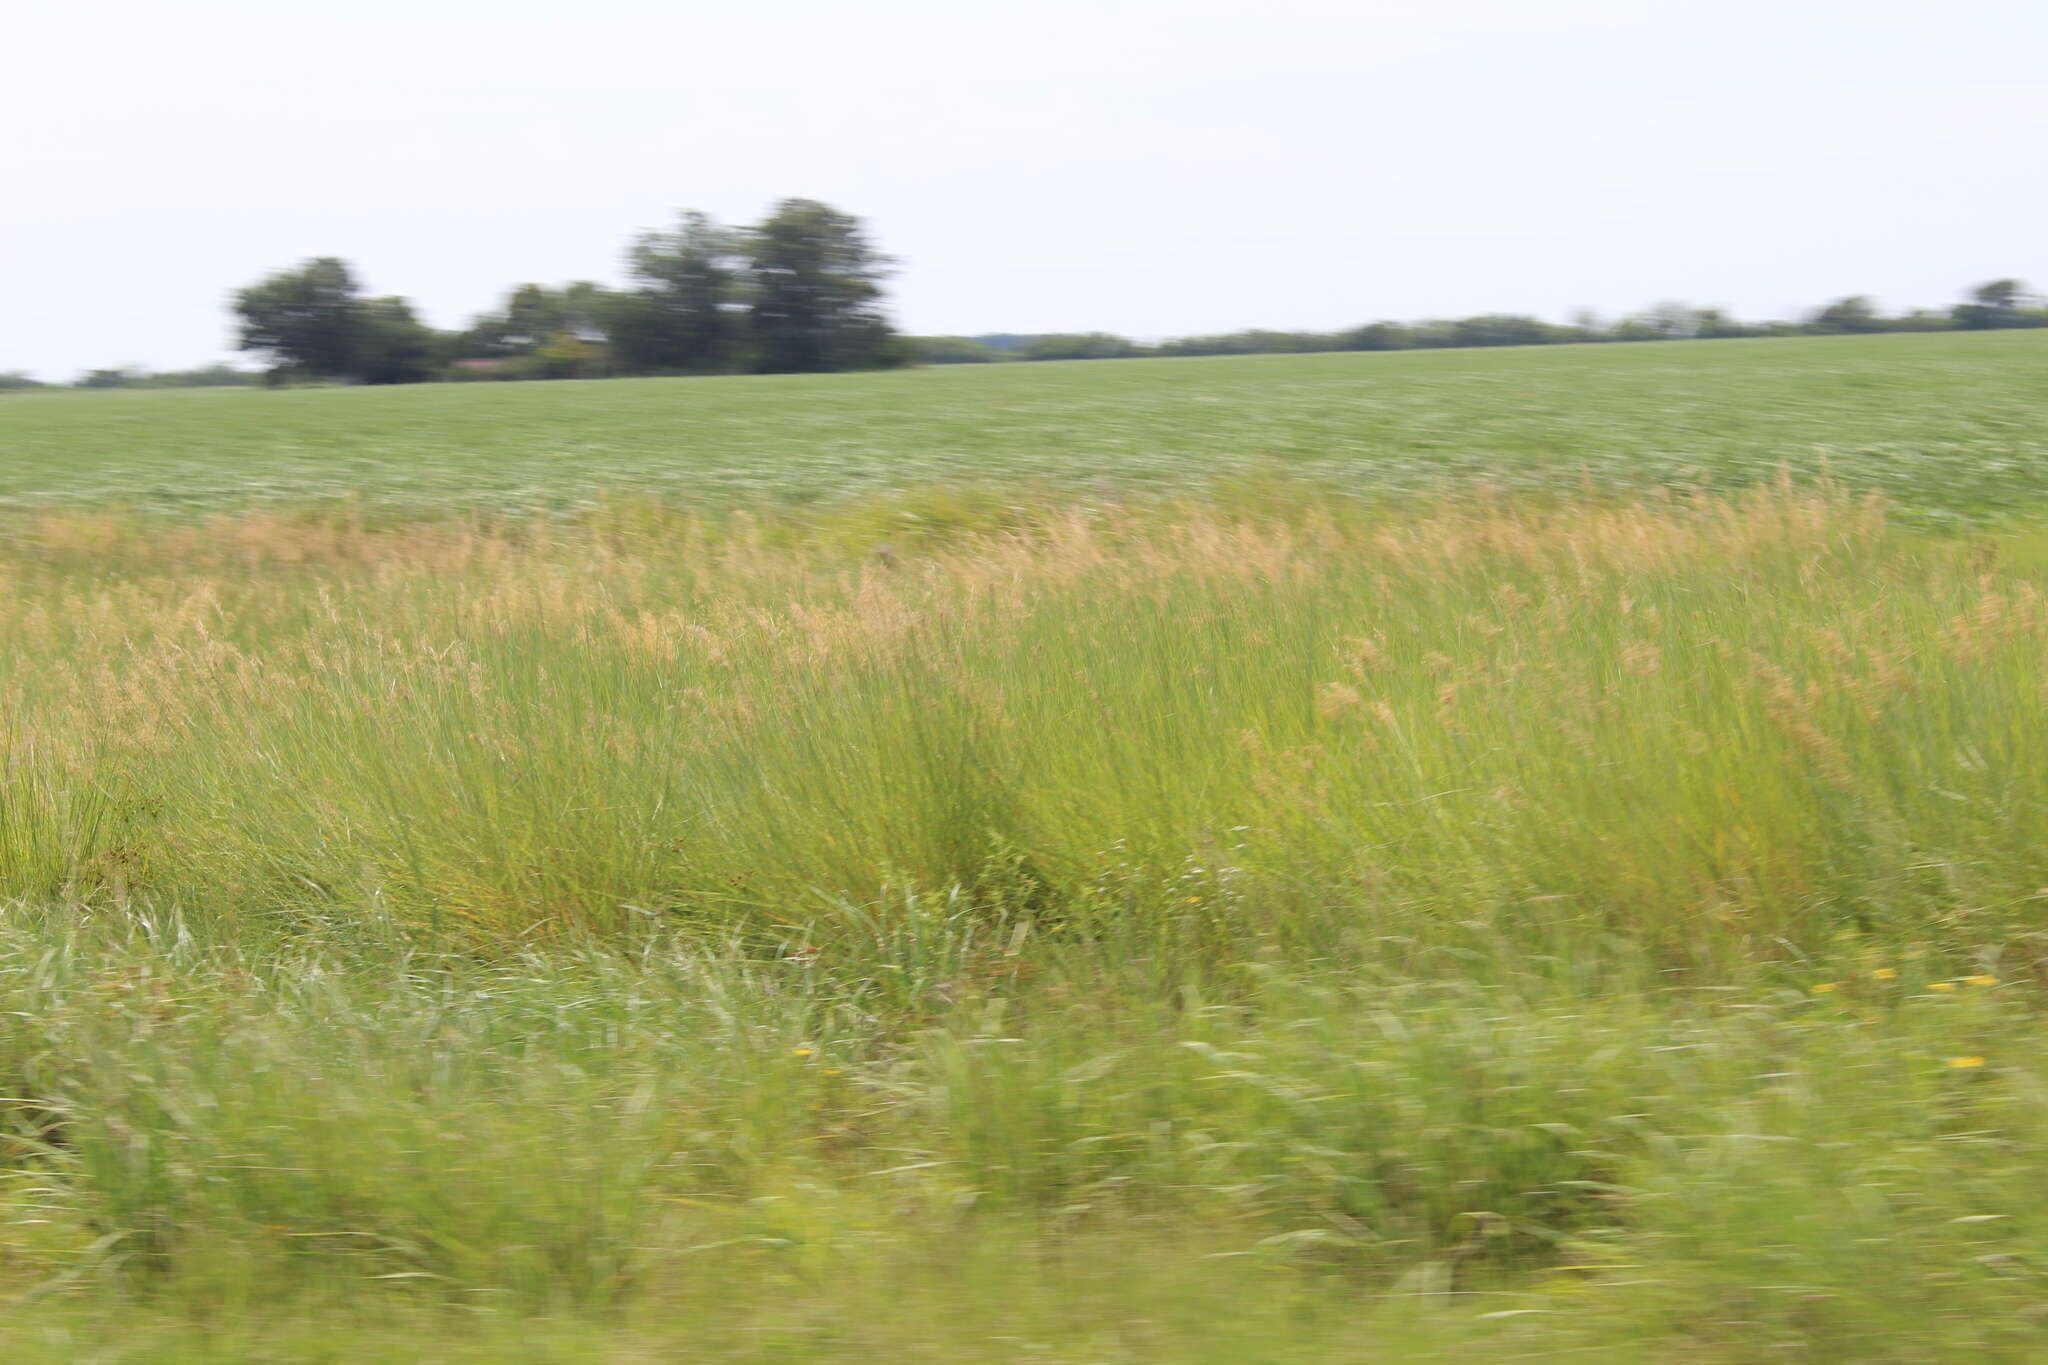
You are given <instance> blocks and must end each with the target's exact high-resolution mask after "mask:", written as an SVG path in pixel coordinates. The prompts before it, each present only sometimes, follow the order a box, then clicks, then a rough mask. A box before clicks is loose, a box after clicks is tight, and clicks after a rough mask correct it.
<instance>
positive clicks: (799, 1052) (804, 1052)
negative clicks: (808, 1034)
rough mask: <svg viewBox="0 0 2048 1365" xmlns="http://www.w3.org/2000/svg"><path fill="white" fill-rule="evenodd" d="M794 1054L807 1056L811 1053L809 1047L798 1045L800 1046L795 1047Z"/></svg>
mask: <svg viewBox="0 0 2048 1365" xmlns="http://www.w3.org/2000/svg"><path fill="white" fill-rule="evenodd" d="M796 1055H797V1056H799V1057H808V1056H810V1055H811V1049H809V1048H807V1047H800V1048H797V1049H796Z"/></svg>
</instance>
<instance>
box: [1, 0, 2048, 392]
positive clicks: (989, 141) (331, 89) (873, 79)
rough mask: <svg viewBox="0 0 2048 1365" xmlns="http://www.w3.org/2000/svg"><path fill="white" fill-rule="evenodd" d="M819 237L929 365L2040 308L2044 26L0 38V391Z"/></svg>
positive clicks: (373, 2)
mask: <svg viewBox="0 0 2048 1365" xmlns="http://www.w3.org/2000/svg"><path fill="white" fill-rule="evenodd" d="M791 195H802V196H808V197H812V198H818V199H824V200H826V201H828V202H830V203H832V204H834V205H837V206H838V207H840V208H843V209H845V210H847V211H849V212H852V213H855V214H858V215H860V216H861V217H863V218H865V219H866V220H867V221H868V223H869V224H870V226H871V228H872V229H873V232H874V235H875V237H876V238H877V240H878V241H879V242H880V244H881V245H882V246H883V248H884V249H885V250H887V251H889V252H890V253H892V254H893V255H896V256H898V257H900V258H901V261H902V267H901V274H900V275H899V277H898V278H897V279H896V280H895V282H894V285H893V288H892V294H891V297H892V308H893V313H894V316H895V319H896V321H897V323H898V325H899V326H901V327H902V328H904V329H905V330H907V331H912V332H920V333H975V332H986V331H1018V332H1033V331H1054V330H1058V331H1067V330H1074V331H1083V330H1095V329H1101V330H1106V331H1116V332H1123V333H1127V334H1130V335H1134V336H1140V337H1159V336H1167V335H1181V334H1187V333H1194V332H1210V331H1226V330H1234V329H1237V328H1242V327H1253V326H1267V327H1286V328H1296V327H1312V328H1319V329H1326V328H1336V327H1344V326H1351V325H1355V324H1357V323H1361V322H1366V321H1371V320H1374V319H1379V318H1399V319H1405V318H1419V317H1429V316H1456V315H1462V314H1468V313H1476V312H1486V311H1506V312H1529V313H1535V314H1539V315H1542V316H1545V317H1549V318H1553V319H1563V318H1565V317H1567V316H1569V314H1570V313H1571V312H1572V311H1574V310H1575V309H1579V308H1591V309H1594V310H1597V311H1599V312H1601V313H1603V314H1616V313H1622V312H1628V311H1633V310H1635V309H1638V308H1640V307H1643V306H1645V305H1648V304H1651V303H1654V302H1657V301H1659V300H1664V299H1684V300H1689V301H1692V302H1695V303H1701V304H1718V305H1722V306H1725V307H1729V308H1731V309H1733V310H1734V311H1735V312H1736V313H1738V314H1740V315H1743V316H1750V317H1781V316H1790V315H1793V314H1795V313H1797V312H1799V311H1802V310H1804V309H1806V308H1808V307H1810V306H1811V305H1814V304H1817V303H1819V302H1822V301H1824V300H1826V299H1827V298H1830V297H1833V296H1837V295H1840V294H1844V293H1870V294H1874V295H1876V296H1877V297H1878V298H1879V300H1880V301H1881V302H1882V303H1883V304H1884V305H1885V306H1887V307H1901V308H1902V307H1907V306H1912V305H1921V304H1925V305H1945V304H1947V303H1949V302H1951V301H1952V300H1953V299H1954V298H1955V297H1956V296H1957V294H1958V293H1959V292H1960V291H1961V290H1962V289H1963V288H1964V287H1965V286H1967V285H1970V284H1973V283H1976V282H1978V281H1980V280H1983V279H1987V278H1991V277H1994V276H2001V275H2018V276H2021V277H2023V278H2027V279H2030V280H2031V281H2032V282H2034V283H2035V285H2036V286H2048V0H1947V2H1946V3H1943V0H1911V2H1910V3H1901V2H1899V0H1769V2H1759V0H1697V2H1694V0H1684V2H1682V3H1681V2H1678V0H1663V2H1661V3H1660V2H1658V0H1349V3H1346V2H1344V0H1264V3H1255V2H1254V0H1092V2H1090V3H1081V2H1080V0H1001V2H1000V3H986V2H983V3H975V0H841V2H840V3H824V0H756V3H754V4H751V5H739V4H734V3H732V0H722V2H721V3H718V4H698V3H678V2H677V0H666V2H662V3H657V2H656V0H490V2H489V3H451V2H450V0H403V2H400V0H350V3H348V4H345V5H330V4H311V3H305V0H189V2H188V3H171V2H170V0H70V2H69V3H64V2H63V0H19V2H18V3H17V4H15V5H12V6H9V8H8V13H7V16H6V18H5V20H4V21H0V370H6V369H26V370H29V371H30V372H32V373H36V374H38V375H40V376H41V377H43V378H46V379H69V378H71V377H72V376H74V375H75V374H77V373H78V372H79V371H81V370H83V369H85V368H88V367H96V366H111V365H119V364H141V365H145V366H149V367H152V368H170V367H184V366H188V365H194V364H198V363H203V362H206V361H210V360H214V359H217V358H223V357H228V356H230V355H231V354H232V350H231V348H232V344H233V343H232V329H231V326H230V320H229V317H228V314H227V311H226V307H225V301H226V298H227V295H228V294H229V292H230V291H231V290H233V289H234V288H236V287H237V286H239V285H242V284H245V283H248V282H249V281H251V280H253V279H255V278H257V277H258V276H260V275H262V274H263V273H265V272H267V271H269V270H271V269H274V268H277V267H280V266H285V265H289V264H292V263H294V262H296V261H298V260H300V259H302V258H304V257H307V256H313V255H338V256H343V257H346V258H347V259H348V260H350V261H351V262H353V263H354V264H355V265H356V266H357V268H358V270H359V271H360V273H361V274H362V276H363V277H364V279H365V281H366V283H367V284H368V285H369V287H370V288H371V290H372V291H373V292H376V293H397V294H404V295H407V296H408V297H410V298H412V299H413V300H414V301H415V302H416V303H417V304H418V305H419V306H420V308H421V311H422V313H423V314H424V316H425V317H426V318H427V319H428V320H429V321H431V322H433V323H435V324H437V325H440V326H456V325H460V324H462V323H463V322H464V321H466V319H467V318H468V317H469V316H470V315H471V314H473V313H475V312H478V311H480V310H482V309H485V308H488V307H491V306H492V305H493V304H495V303H496V302H497V301H498V300H499V298H500V297H501V296H502V294H503V292H504V291H505V289H506V288H507V287H508V286H510V285H512V284H514V283H517V282H519V281H522V280H535V281H540V282H543V283H550V284H552V283H558V282H561V281H566V280H570V279H578V278H592V279H598V280H602V281H607V282H616V281H618V280H619V279H620V277H621V272H620V266H619V261H620V255H621V252H622V251H623V249H624V246H625V244H626V242H627V240H628V239H629V238H630V237H631V236H632V235H633V233H635V232H636V231H638V230H641V229H645V228H651V227H659V226H664V225H665V224H666V223H667V222H668V220H669V218H670V216H671V215H672V213H673V211H674V210H676V209H678V208H684V207H691V208H701V209H704V210H706V211H708V212H710V213H712V214H713V215H715V216H717V217H719V218H721V219H723V220H725V221H728V222H746V221H751V220H753V219H754V218H755V217H757V216H758V215H759V214H760V213H761V212H762V211H763V210H764V209H765V208H766V207H767V206H768V205H769V204H770V203H771V202H772V201H773V200H775V199H777V198H781V197H784V196H791Z"/></svg>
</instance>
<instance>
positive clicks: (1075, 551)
mask: <svg viewBox="0 0 2048 1365" xmlns="http://www.w3.org/2000/svg"><path fill="white" fill-rule="evenodd" d="M849 515H850V516H851V517H852V518H853V520H854V523H855V529H852V530H850V531H848V532H847V534H846V535H844V536H842V535H840V534H838V533H837V532H836V531H834V530H832V529H830V528H827V529H825V530H814V531H811V532H808V533H806V532H803V531H801V530H800V529H798V528H795V527H793V526H791V525H789V524H786V523H783V522H780V521H778V520H775V519H768V520H763V521H749V520H747V519H733V518H722V519H717V520H697V519H692V518H687V517H682V516H678V515H676V514H673V513H670V512H665V511H663V510H661V509H660V508H658V507H654V506H636V507H615V508H611V509H608V510H606V511H604V512H602V513H600V514H592V515H589V516H586V517H582V518H575V519H567V520H562V519H558V520H555V521H540V520H529V519H519V520H511V521H476V522H471V523H467V524H460V523H454V522H449V521H435V522H428V523H408V524H403V525H398V526H385V527H382V528H378V527H374V526H370V527H366V526H364V525H361V524H359V523H356V522H352V521H349V520H345V519H344V520H340V521H334V522H309V521H299V520H292V519H288V518H280V517H261V516H250V517H244V518H241V519H239V520H235V521H231V522H223V523H218V524H215V525H212V526H210V527H200V528H188V529H178V528H166V527H163V526H161V525H150V524H145V523H141V522H136V521H133V520H128V519H124V518H121V517H118V516H100V515H91V516H87V515H68V514H52V515H50V516H48V517H46V518H45V519H44V520H43V521H42V522H40V523H39V524H38V525H37V526H35V527H34V528H32V529H24V530H23V531H22V532H21V533H20V534H17V535H16V536H15V537H13V538H12V539H11V540H10V541H9V542H8V543H7V547H6V548H5V549H4V550H0V586H4V592H0V668H4V672H0V701H4V710H0V715H4V716H5V717H6V721H5V729H4V731H0V896H4V897H5V898H6V899H7V901H8V903H9V905H10V907H11V908H10V909H8V910H7V911H6V913H5V915H4V917H0V1001H4V1013H0V1095H4V1096H5V1097H6V1098H5V1099H4V1100H0V1134H4V1136H0V1151H4V1152H5V1169H6V1170H7V1171H8V1172H9V1174H8V1175H7V1177H6V1181H5V1183H4V1184H0V1206H4V1208H5V1209H6V1211H7V1221H5V1222H4V1223H0V1292H12V1293H16V1294H21V1295H26V1296H28V1298H27V1299H26V1300H25V1301H24V1302H23V1303H21V1304H18V1305H17V1306H16V1308H15V1310H14V1312H13V1313H12V1314H11V1322H12V1325H10V1326H8V1327H4V1328H0V1341H5V1342H6V1343H7V1344H8V1346H9V1347H10V1350H11V1353H12V1354H14V1355H18V1356H19V1357H20V1358H23V1359H33V1358H37V1357H36V1354H35V1353H36V1352H42V1353H43V1354H44V1355H46V1356H48V1357H49V1358H52V1359H56V1358H67V1359H69V1358H78V1357H80V1356H84V1355H92V1354H93V1353H97V1358H107V1359H123V1358H141V1356H142V1355H144V1354H147V1355H150V1356H151V1357H152V1358H155V1357H157V1356H164V1355H168V1356H172V1357H175V1356H176V1355H177V1353H178V1352H180V1351H183V1352H185V1353H187V1354H189V1355H193V1356H195V1357H196V1358H204V1352H205V1350H206V1349H207V1346H206V1342H205V1339H204V1338H203V1337H202V1336H201V1335H199V1333H200V1331H201V1327H202V1325H204V1324H208V1323H218V1322H220V1321H231V1322H232V1323H233V1324H234V1326H233V1328H232V1330H233V1331H234V1332H235V1333H238V1334H239V1336H238V1338H237V1344H236V1345H234V1346H233V1347H232V1348H231V1349H234V1350H239V1351H243V1352H245V1353H247V1354H251V1355H261V1354H263V1353H265V1352H269V1353H271V1354H273V1355H277V1356H285V1357H291V1358H303V1357H306V1356H308V1355H312V1354H314V1353H315V1349H316V1348H315V1347H314V1346H313V1345H311V1344H309V1343H310V1342H311V1340H312V1338H311V1337H310V1336H309V1335H308V1331H307V1329H305V1328H303V1327H300V1326H295V1325H293V1323H294V1319H304V1320H310V1321H314V1322H318V1323H321V1324H324V1325H323V1327H322V1329H321V1333H322V1334H323V1335H324V1336H325V1337H327V1338H328V1339H330V1340H331V1341H336V1342H339V1341H346V1342H348V1343H349V1345H348V1351H349V1353H350V1358H361V1357H362V1356H363V1355H365V1354H367V1355H369V1356H370V1357H371V1358H375V1353H376V1352H378V1351H383V1352H385V1353H386V1354H390V1355H391V1356H392V1357H393V1358H418V1357H419V1355H420V1354H422V1353H423V1351H424V1348H423V1347H422V1345H421V1343H424V1342H431V1343H433V1345H432V1348H431V1351H427V1352H424V1353H427V1354H432V1355H434V1356H435V1358H446V1359H464V1358H477V1359H499V1358H520V1355H519V1353H521V1352H524V1353H525V1357H526V1358H534V1359H583V1358H593V1359H596V1358H604V1359H616V1358H621V1357H624V1358H632V1357H633V1356H634V1355H635V1354H646V1355H650V1356H661V1355H664V1354H673V1353H675V1352H679V1351H687V1352H694V1353H697V1354H702V1355H709V1356H711V1357H713V1358H734V1359H748V1358H757V1359H776V1360H782V1359H807V1358H808V1359H821V1360H824V1359H847V1358H863V1357H873V1358H884V1357H886V1358H892V1359H930V1360H960V1359H1014V1358H1017V1357H1018V1356H1019V1355H1020V1354H1023V1353H1026V1352H1027V1348H1028V1350H1031V1351H1036V1350H1038V1349H1039V1348H1040V1347H1043V1348H1044V1351H1043V1352H1041V1353H1050V1354H1051V1355H1053V1356H1054V1358H1061V1359H1074V1360H1088V1361H1094V1360H1102V1361H1114V1360H1132V1359H1190V1360H1201V1359H1213V1360H1219V1361H1220V1360H1245V1359H1272V1360H1304V1359H1308V1360H1319V1359H1328V1360H1347V1359H1372V1358H1381V1357H1392V1358H1425V1359H1426V1358H1432V1357H1433V1356H1436V1357H1442V1358H1450V1357H1453V1356H1455V1357H1457V1358H1460V1359H1472V1358H1477V1359H1482V1360H1484V1359H1499V1360H1510V1359H1521V1358H1534V1357H1538V1356H1541V1355H1543V1354H1545V1353H1553V1354H1554V1353H1564V1354H1566V1355H1569V1356H1571V1357H1573V1358H1586V1359H1601V1358H1610V1359H1617V1360H1624V1359H1631V1358H1639V1357H1640V1355H1641V1354H1642V1353H1644V1352H1646V1351H1648V1350H1652V1349H1655V1350H1671V1349H1676V1344H1682V1346H1683V1348H1684V1349H1685V1350H1687V1351H1690V1352H1691V1353H1692V1358H1696V1359H1700V1360H1710V1361H1723V1360H1726V1361H1735V1360H1749V1359H1766V1358H1773V1359H1775V1358H1782V1357H1783V1356H1784V1355H1785V1354H1788V1353H1791V1354H1800V1353H1804V1354H1806V1355H1808V1356H1811V1357H1816V1358H1836V1359H1858V1360H1900V1361H1905V1360H1916V1359H1920V1358H1923V1357H1924V1355H1925V1354H1926V1352H1927V1351H1928V1350H1929V1349H1930V1348H1931V1346H1932V1344H1933V1343H1936V1342H1938V1343H1940V1344H1941V1345H1942V1346H1944V1347H1946V1348H1947V1349H1949V1350H1953V1351H1959V1352H1963V1353H1971V1354H1973V1355H1974V1356H1975V1357H1977V1358H1985V1359H2012V1360H2024V1359H2028V1358H2030V1355H2029V1352H2032V1351H2035V1350H2036V1348H2037V1347H2038V1346H2039V1330H2040V1328H2039V1314H2038V1312H2037V1305H2038V1304H2039V1303H2041V1302H2042V1301H2043V1293H2044V1287H2043V1286H2042V1285H2041V1284H2040V1283H2039V1276H2040V1271H2039V1270H2038V1267H2040V1266H2042V1265H2048V1259H2044V1258H2048V1222H2044V1221H2043V1219H2042V1217H2041V1216H2040V1215H2039V1213H2038V1211H2037V1209H2036V1208H2035V1204H2036V1203H2037V1200H2036V1199H2035V1197H2034V1196H2035V1192H2036V1191H2037V1190H2038V1186H2039V1177H2040V1173H2041V1171H2042V1169H2043V1161H2044V1155H2043V1151H2044V1142H2048V1111H2044V1109H2043V1105H2042V1097H2043V1096H2044V1095H2048V1088H2044V1086H2043V1084H2042V1082H2043V1079H2044V1077H2043V1074H2042V1072H2041V1069H2040V1067H2039V1064H2038V1057H2037V1053H2038V1046H2037V1039H2038V1023H2037V1017H2036V1008H2037V1006H2038V1001H2039V984H2040V979H2041V972H2042V965H2043V957H2042V952H2041V939H2040V935H2039V930H2038V918H2039V916H2038V905H2039V903H2040V897H2042V896H2043V895H2048V891H2044V890H2043V889H2042V888H2043V885H2044V881H2048V879H2044V878H2043V876H2042V865H2041V862H2040V857H2039V854H2038V852H2037V850H2038V849H2039V848H2040V847H2042V846H2043V835H2044V833H2048V830H2044V828H2043V825H2044V822H2048V814H2044V812H2048V799H2044V798H2048V740H2044V739H2043V738H2042V737H2041V735H2040V734H2039V733H2038V731H2039V727H2038V726H2037V725H2036V724H2034V723H2033V722H2034V718H2035V717H2037V716H2038V714H2039V709H2040V705H2041V699H2042V697H2043V695H2044V691H2043V689H2044V686H2048V671H2044V670H2048V649H2044V645H2048V595H2044V592H2043V586H2044V585H2043V583H2042V570H2041V568H2040V560H2039V558H2038V555H2037V554H2036V553H2035V552H2034V547H2033V545H2032V543H2031V542H2029V541H2027V540H2024V539H2021V538H2016V537H2011V536H2008V537H2005V538H2002V539H1990V538H1978V539H1975V540H1965V539H1963V538H1960V537H1930V536H1929V535H1927V534H1925V533H1924V532H1922V531H1910V532H1908V531H1901V530H1899V529H1897V528H1896V527H1894V526H1893V525H1891V524H1890V523H1889V521H1888V518H1887V514H1886V511H1885V509H1884V507H1883V506H1882V505H1881V504H1880V503H1878V502H1876V501H1872V500H1866V499H1860V498H1856V497H1852V496H1850V495H1849V494H1847V493H1845V492H1844V491H1842V490H1841V489H1839V488H1837V487H1835V486H1833V485H1830V484H1825V483H1823V484H1821V485H1818V486H1800V485H1796V484H1794V483H1793V482H1791V481H1789V480H1788V481H1785V482H1781V483H1779V484H1775V485H1771V486H1768V487H1765V488H1762V489H1760V490H1755V491H1751V492H1747V493H1743V494H1739V495H1732V496H1728V497H1720V498H1715V497H1705V496H1702V497H1697V498H1690V499H1678V498H1667V499H1653V500H1648V501H1642V502H1635V503H1623V504H1616V503H1612V502H1603V503H1599V504H1591V503H1589V504H1555V503H1553V504H1550V505H1547V506H1544V507H1541V508H1536V507H1532V506H1530V505H1527V504H1522V503H1517V502H1513V501H1505V502H1495V503H1490V504H1468V505H1464V506H1438V507H1435V508H1433V509H1430V508H1419V509H1418V508H1411V509H1410V510H1408V511H1406V512H1404V513H1401V514H1398V515H1397V514H1393V513H1389V512H1385V511H1373V510H1370V509H1368V508H1366V507H1363V506H1361V505H1357V504H1351V503H1338V504H1334V505H1325V504H1321V503H1319V502H1318V501H1317V500H1315V499H1314V498H1312V497H1305V496H1289V495H1285V494H1283V493H1281V492H1279V491H1277V490H1276V491H1275V492H1274V495H1273V497H1272V498H1271V499H1269V501H1268V503H1267V504H1266V505H1265V506H1264V507H1263V508H1262V509H1261V510H1259V511H1257V512H1255V513H1253V512H1242V511H1238V512H1232V511H1228V510H1223V509H1219V508H1218V507H1217V506H1215V505H1213V504H1208V503H1203V502H1200V501H1191V502H1184V503H1172V504H1167V503H1161V502H1157V501H1152V502H1146V503H1143V504H1117V503H1112V502H1108V501H1101V500H1097V501H1091V502H1077V503H1067V504H1059V503H1041V504H1036V505H1032V506H1029V507H1025V506H1022V505H1020V508H1019V510H1018V513H1017V515H1016V517H1015V519H1014V520H1015V524H1014V526H1013V527H1012V529H1010V530H1007V531H1004V532H1000V533H967V534H961V535H956V536H954V537H951V538H945V539H936V540H932V541H930V542H928V543H922V544H908V545H906V544H898V545H897V546H896V548H895V549H894V550H892V551H890V552H888V553H885V554H875V553H870V552H869V551H868V550H867V548H866V546H867V545H868V544H869V543H870V542H871V536H869V535H868V533H867V531H866V530H865V529H864V528H865V527H866V526H868V524H869V523H868V521H867V520H866V518H868V517H869V516H870V515H871V510H869V511H861V512H857V513H852V514H849ZM207 1330H212V1329H211V1328H208V1329H207ZM124 1343H125V1344H124ZM321 1349H324V1348H321ZM408 1352H410V1353H411V1354H410V1355H408V1354H407V1353H408Z"/></svg>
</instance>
